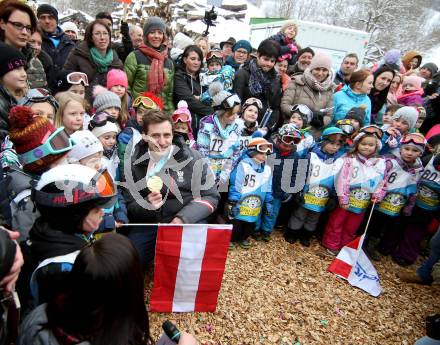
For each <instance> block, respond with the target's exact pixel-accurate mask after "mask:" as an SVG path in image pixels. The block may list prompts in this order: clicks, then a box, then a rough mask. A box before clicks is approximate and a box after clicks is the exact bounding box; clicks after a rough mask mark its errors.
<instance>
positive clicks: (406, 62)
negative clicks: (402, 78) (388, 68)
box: [402, 50, 422, 71]
mask: <svg viewBox="0 0 440 345" xmlns="http://www.w3.org/2000/svg"><path fill="white" fill-rule="evenodd" d="M414 58H417V60H419V62H418V64H417V66H416V68H418V67H420V65H421V64H422V55H420V53H419V52H417V51H415V50H410V51H409V52H407V53H406V54H405V55H404V56H403V58H402V64H403V66H404V67H405V69H406V70H407V71H408V70H409V69H410V66H409V63H410V62H411V60H412V59H414Z"/></svg>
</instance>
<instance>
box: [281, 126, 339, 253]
mask: <svg viewBox="0 0 440 345" xmlns="http://www.w3.org/2000/svg"><path fill="white" fill-rule="evenodd" d="M345 140H346V136H345V134H344V133H343V131H342V130H341V129H339V128H336V127H329V128H326V129H325V130H324V131H323V132H322V137H321V141H320V142H319V143H318V144H316V145H315V146H314V147H313V149H312V150H311V151H310V152H309V153H308V155H307V165H308V166H307V171H308V174H307V180H306V184H305V187H304V189H303V191H302V192H301V201H300V205H299V206H298V208H297V209H296V210H295V211H294V212H293V214H292V215H291V217H290V219H289V225H288V228H287V229H286V232H285V234H284V237H285V239H286V241H287V242H289V243H294V242H295V241H296V240H297V239H298V238H299V240H300V243H301V244H302V245H304V246H306V247H308V246H310V238H311V237H312V235H313V233H314V231H315V230H316V227H317V225H318V221H319V217H320V216H321V213H322V212H323V211H325V209H326V205H327V202H328V201H329V200H330V197H331V196H332V194H334V180H335V176H337V174H338V173H339V171H340V170H341V168H342V163H343V160H342V159H338V157H340V156H341V155H342V154H341V153H340V148H341V147H342V146H344V145H345Z"/></svg>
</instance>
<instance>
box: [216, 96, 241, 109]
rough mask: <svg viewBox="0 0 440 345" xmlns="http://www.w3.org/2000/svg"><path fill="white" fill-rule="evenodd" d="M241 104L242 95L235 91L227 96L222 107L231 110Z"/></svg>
mask: <svg viewBox="0 0 440 345" xmlns="http://www.w3.org/2000/svg"><path fill="white" fill-rule="evenodd" d="M239 104H241V100H240V97H238V95H237V94H236V93H233V94H232V95H230V96H228V97H226V98H225V99H224V100H223V102H222V103H221V106H220V108H223V109H226V110H229V109H232V108H234V107H235V106H236V105H239Z"/></svg>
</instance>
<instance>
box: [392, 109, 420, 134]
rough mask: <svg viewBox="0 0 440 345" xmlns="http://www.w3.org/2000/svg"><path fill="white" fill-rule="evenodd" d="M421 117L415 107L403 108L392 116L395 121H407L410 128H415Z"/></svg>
mask: <svg viewBox="0 0 440 345" xmlns="http://www.w3.org/2000/svg"><path fill="white" fill-rule="evenodd" d="M418 117H419V112H418V111H417V109H416V108H414V107H402V108H399V109H397V111H396V112H395V113H394V115H393V116H392V119H393V120H397V119H401V120H402V121H405V122H406V123H408V126H409V128H410V129H411V128H414V127H415V125H416V123H417V119H418Z"/></svg>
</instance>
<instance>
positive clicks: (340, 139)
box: [325, 134, 347, 146]
mask: <svg viewBox="0 0 440 345" xmlns="http://www.w3.org/2000/svg"><path fill="white" fill-rule="evenodd" d="M325 140H326V141H328V142H330V143H332V144H339V145H341V146H344V145H345V143H346V142H347V137H346V136H344V135H342V134H330V135H329V136H327V137H326V139H325Z"/></svg>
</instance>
